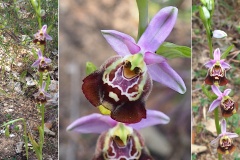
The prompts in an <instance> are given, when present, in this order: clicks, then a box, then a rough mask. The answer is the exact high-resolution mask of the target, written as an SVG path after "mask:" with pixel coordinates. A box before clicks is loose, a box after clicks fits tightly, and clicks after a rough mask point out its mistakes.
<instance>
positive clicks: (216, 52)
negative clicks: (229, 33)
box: [213, 48, 221, 61]
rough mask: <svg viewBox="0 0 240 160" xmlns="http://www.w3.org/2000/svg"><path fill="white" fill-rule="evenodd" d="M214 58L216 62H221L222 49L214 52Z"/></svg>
mask: <svg viewBox="0 0 240 160" xmlns="http://www.w3.org/2000/svg"><path fill="white" fill-rule="evenodd" d="M213 57H214V60H216V61H219V60H220V57H221V52H220V49H219V48H217V49H215V50H214V55H213Z"/></svg>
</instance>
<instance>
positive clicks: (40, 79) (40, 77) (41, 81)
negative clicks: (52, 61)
mask: <svg viewBox="0 0 240 160" xmlns="http://www.w3.org/2000/svg"><path fill="white" fill-rule="evenodd" d="M39 74H40V76H39V86H40V88H41V87H42V83H43V72H39Z"/></svg>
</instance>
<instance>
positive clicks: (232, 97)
mask: <svg viewBox="0 0 240 160" xmlns="http://www.w3.org/2000/svg"><path fill="white" fill-rule="evenodd" d="M239 9H240V2H239V1H234V2H233V1H225V0H215V1H214V0H201V1H197V0H193V6H192V14H193V16H192V114H193V115H192V127H193V128H192V160H195V159H196V160H198V159H199V160H202V159H209V160H211V159H214V160H215V159H218V160H221V159H226V160H233V159H234V160H237V159H239V136H238V135H239V133H240V132H239V131H240V130H239V129H240V128H239V122H240V121H239V120H240V116H239V115H240V114H239V113H240V112H239V110H238V101H239V95H240V94H239V89H240V83H239V82H240V81H239V80H240V79H239V76H240V75H239V73H240V72H239V71H240V70H239V69H240V63H239V62H240V61H239V60H240V59H239V58H240V56H239V47H240V46H239V38H240V34H239V22H240V20H239V16H238V15H239V11H240V10H239Z"/></svg>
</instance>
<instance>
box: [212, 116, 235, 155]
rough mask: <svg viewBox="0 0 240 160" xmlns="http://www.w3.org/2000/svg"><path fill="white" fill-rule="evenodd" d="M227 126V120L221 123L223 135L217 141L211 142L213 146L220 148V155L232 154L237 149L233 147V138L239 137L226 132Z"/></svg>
mask: <svg viewBox="0 0 240 160" xmlns="http://www.w3.org/2000/svg"><path fill="white" fill-rule="evenodd" d="M226 128H227V125H226V121H225V119H223V120H222V121H221V134H219V135H218V137H217V138H216V139H214V140H213V141H211V145H213V146H218V149H217V151H218V153H220V154H230V153H232V152H233V151H234V150H235V149H236V147H235V146H234V145H233V140H232V138H236V137H238V134H237V133H231V132H227V131H226Z"/></svg>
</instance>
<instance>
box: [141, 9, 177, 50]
mask: <svg viewBox="0 0 240 160" xmlns="http://www.w3.org/2000/svg"><path fill="white" fill-rule="evenodd" d="M177 14H178V9H177V8H175V7H171V6H170V7H165V8H163V9H161V10H160V11H159V12H158V13H157V14H156V15H155V16H154V17H153V19H152V20H151V22H150V23H149V24H148V27H147V28H146V30H145V32H144V33H143V34H142V36H141V37H140V39H139V41H138V45H139V46H140V47H141V48H142V49H143V50H144V51H145V52H146V51H150V52H155V51H156V50H157V49H158V47H159V46H160V45H161V44H162V43H163V42H164V40H165V39H166V38H167V37H168V35H169V34H170V33H171V31H172V29H173V27H174V24H175V22H176V19H177Z"/></svg>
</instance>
